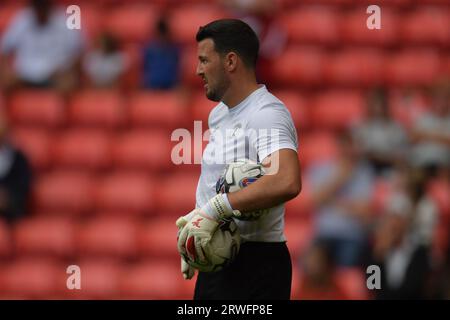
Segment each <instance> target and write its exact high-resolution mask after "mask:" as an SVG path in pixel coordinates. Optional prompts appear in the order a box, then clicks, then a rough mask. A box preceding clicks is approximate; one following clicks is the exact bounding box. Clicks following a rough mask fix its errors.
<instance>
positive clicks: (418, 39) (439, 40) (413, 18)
mask: <svg viewBox="0 0 450 320" xmlns="http://www.w3.org/2000/svg"><path fill="white" fill-rule="evenodd" d="M447 4H448V2H447ZM401 36H402V39H403V41H404V42H406V43H411V44H422V45H443V46H449V45H450V11H449V8H448V7H447V10H445V8H439V7H435V8H432V7H430V8H427V7H420V8H417V9H416V10H415V11H414V12H411V13H409V14H408V15H406V16H405V17H404V18H403V21H402V24H401Z"/></svg>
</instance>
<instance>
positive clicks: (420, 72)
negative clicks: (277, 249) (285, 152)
mask: <svg viewBox="0 0 450 320" xmlns="http://www.w3.org/2000/svg"><path fill="white" fill-rule="evenodd" d="M372 2H373V1H369V0H367V1H366V0H358V1H356V0H220V1H219V0H216V1H213V0H154V1H144V0H96V1H94V0H89V1H87V0H86V1H81V0H80V1H77V0H74V1H65V0H55V1H53V2H50V1H44V0H40V1H39V0H35V1H25V0H3V1H1V3H0V83H1V87H0V88H1V89H0V111H1V112H0V298H2V299H30V298H34V299H191V298H192V295H193V288H194V283H195V282H194V280H191V281H184V280H183V278H182V276H181V273H180V271H179V270H180V267H179V255H178V253H177V250H176V231H177V230H176V227H175V219H176V218H177V217H178V216H179V215H182V214H185V213H187V212H189V211H190V210H191V209H192V208H193V206H194V205H195V203H194V201H195V200H194V199H195V188H196V185H197V181H198V176H199V173H200V168H199V166H198V165H182V166H176V165H174V164H172V162H171V160H170V154H171V150H172V147H173V146H174V145H175V144H176V143H174V142H171V141H170V135H171V133H172V131H173V130H175V129H177V128H187V129H189V130H191V131H192V130H193V121H194V120H203V121H206V120H207V116H208V113H209V111H210V110H211V108H212V107H213V106H214V103H211V102H210V101H208V100H207V99H206V98H205V96H204V90H203V88H202V84H201V81H200V80H199V79H197V77H196V75H195V68H196V65H197V58H196V42H195V34H196V31H197V30H198V27H199V26H200V25H204V24H206V23H208V22H210V21H212V20H215V19H218V18H222V17H236V18H241V19H244V20H245V21H246V22H248V23H249V24H250V25H251V26H252V27H253V28H254V30H255V31H256V32H257V33H258V35H259V37H260V41H261V51H260V61H259V65H258V77H259V81H260V82H261V83H265V84H266V85H267V86H268V89H269V90H270V91H272V92H273V93H274V94H275V95H276V96H277V97H279V98H280V99H281V100H282V101H283V102H284V103H285V104H286V106H287V107H288V109H289V110H290V112H291V115H292V117H293V120H294V122H295V124H296V127H297V130H298V135H299V159H300V161H301V165H302V171H303V172H302V178H303V185H304V187H303V190H302V193H301V194H300V196H298V197H297V198H295V199H294V200H292V201H290V202H289V203H287V205H286V229H285V230H286V236H287V239H288V246H289V248H290V252H291V255H292V260H293V282H292V298H293V299H412V298H415V299H428V298H436V299H448V298H450V264H449V263H450V259H449V258H450V247H449V242H450V238H449V231H450V199H449V195H450V184H449V179H450V178H449V177H450V174H449V167H450V111H449V110H450V109H449V103H450V82H449V79H450V54H449V53H450V2H449V1H448V0H379V1H376V3H372ZM70 4H77V5H78V6H79V7H80V9H81V30H69V29H67V27H66V19H67V18H68V17H69V15H68V14H66V13H65V9H66V8H67V6H68V5H70ZM371 4H377V5H379V6H380V7H381V29H380V30H369V29H368V28H367V26H366V19H367V17H368V16H369V14H367V13H366V8H367V7H368V5H371ZM206 129H207V125H206V122H204V123H203V131H205V130H206ZM192 159H193V157H192ZM373 264H375V265H378V266H380V267H381V270H382V273H381V287H382V290H371V291H369V290H367V288H366V279H367V275H366V267H367V266H368V265H373ZM69 265H78V266H80V268H81V287H82V290H68V289H67V287H66V280H67V278H68V277H69V275H68V274H66V268H67V267H68V266H69Z"/></svg>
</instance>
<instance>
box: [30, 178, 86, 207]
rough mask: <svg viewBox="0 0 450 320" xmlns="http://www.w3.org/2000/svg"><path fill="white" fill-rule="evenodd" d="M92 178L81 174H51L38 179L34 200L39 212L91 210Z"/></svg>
mask: <svg viewBox="0 0 450 320" xmlns="http://www.w3.org/2000/svg"><path fill="white" fill-rule="evenodd" d="M92 183H93V181H92V178H91V177H90V176H89V175H88V174H86V173H82V172H53V173H49V174H46V175H42V176H40V177H39V178H38V180H37V182H36V184H35V186H34V189H35V190H34V193H35V200H36V206H37V208H38V210H39V211H42V212H47V213H58V212H67V213H85V212H87V211H89V210H90V209H91V208H92V204H93V192H94V186H93V184H92Z"/></svg>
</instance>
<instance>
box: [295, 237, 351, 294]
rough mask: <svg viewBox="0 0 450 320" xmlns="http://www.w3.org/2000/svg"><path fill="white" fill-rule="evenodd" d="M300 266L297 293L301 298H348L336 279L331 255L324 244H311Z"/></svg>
mask: <svg viewBox="0 0 450 320" xmlns="http://www.w3.org/2000/svg"><path fill="white" fill-rule="evenodd" d="M302 267H303V268H302V271H303V272H302V273H301V275H302V276H301V279H300V288H299V295H298V296H299V298H300V299H301V300H347V299H348V297H347V295H346V293H345V291H344V290H343V288H341V287H340V285H339V283H338V282H337V281H336V275H335V273H336V268H335V264H334V261H333V257H332V255H331V252H330V250H329V249H328V247H327V246H326V245H325V244H322V243H315V244H313V245H312V246H311V248H309V250H308V252H307V253H306V255H305V257H304V259H303V263H302Z"/></svg>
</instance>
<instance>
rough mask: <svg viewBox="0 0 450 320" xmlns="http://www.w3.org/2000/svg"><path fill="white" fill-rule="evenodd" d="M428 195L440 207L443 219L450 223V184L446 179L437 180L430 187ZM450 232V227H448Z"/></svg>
mask: <svg viewBox="0 0 450 320" xmlns="http://www.w3.org/2000/svg"><path fill="white" fill-rule="evenodd" d="M427 189H428V194H429V196H430V197H431V199H433V200H434V201H435V203H436V205H437V207H438V210H439V212H440V214H441V217H442V218H444V219H443V220H445V221H446V223H450V197H449V195H450V182H449V181H445V177H444V178H441V179H435V180H433V181H431V182H430V184H429V185H428V188H427ZM448 228H449V231H450V225H449V226H448Z"/></svg>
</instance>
